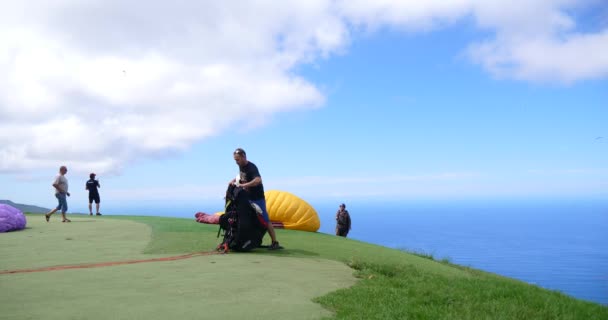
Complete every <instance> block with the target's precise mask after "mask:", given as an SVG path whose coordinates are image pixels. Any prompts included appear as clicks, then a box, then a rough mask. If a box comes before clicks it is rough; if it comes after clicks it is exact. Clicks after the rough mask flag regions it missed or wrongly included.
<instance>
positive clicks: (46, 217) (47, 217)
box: [44, 214, 51, 222]
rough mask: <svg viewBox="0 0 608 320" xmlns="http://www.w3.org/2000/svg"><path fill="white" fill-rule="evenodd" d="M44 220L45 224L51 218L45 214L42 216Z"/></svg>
mask: <svg viewBox="0 0 608 320" xmlns="http://www.w3.org/2000/svg"><path fill="white" fill-rule="evenodd" d="M44 218H45V219H46V222H49V219H50V218H51V217H49V215H48V214H45V215H44Z"/></svg>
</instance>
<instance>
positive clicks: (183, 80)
mask: <svg viewBox="0 0 608 320" xmlns="http://www.w3.org/2000/svg"><path fill="white" fill-rule="evenodd" d="M607 52H608V5H607V4H606V2H605V1H601V0H589V1H586V0H579V1H571V0H555V1H549V0H531V1H518V2H513V1H502V0H493V1H488V0H486V1H474V0H452V1H445V0H444V1H406V0H403V1H389V0H382V1H380V0H379V1H358V0H351V1H323V0H317V1H312V0H305V1H221V2H218V1H188V0H181V1H173V2H167V1H147V2H146V4H145V6H144V5H143V4H142V2H141V1H114V0H104V1H73V0H55V1H19V2H8V1H4V2H2V3H1V4H0V199H9V200H12V201H15V202H18V203H27V204H35V205H40V206H44V207H53V206H54V205H55V202H56V201H55V199H54V197H53V188H52V187H51V182H52V180H53V178H54V176H55V175H56V174H57V171H58V168H59V166H61V165H66V166H67V167H68V169H69V172H68V174H67V176H66V177H67V178H68V180H69V183H70V192H71V194H72V197H71V198H70V199H69V203H70V204H71V206H72V208H74V209H72V210H80V211H86V209H85V208H86V204H87V196H86V191H85V190H84V184H85V182H86V180H87V179H88V175H89V173H90V172H95V173H97V177H98V178H99V180H100V183H101V189H100V191H101V192H100V193H101V198H102V206H108V207H113V208H115V210H120V208H128V207H129V206H134V205H150V206H159V207H160V206H165V207H167V206H175V207H178V206H180V205H186V204H188V205H193V204H194V205H196V204H200V206H201V207H204V206H205V205H208V204H210V203H214V204H218V206H220V207H221V204H222V203H223V200H222V197H223V194H224V191H225V188H226V185H227V183H228V181H229V180H230V179H232V178H233V177H234V176H235V175H236V174H237V173H238V167H237V166H236V164H235V162H234V160H233V158H232V157H233V156H232V152H233V151H234V149H235V148H237V147H241V148H244V149H245V150H246V151H247V154H248V158H249V160H250V161H252V162H253V163H255V164H256V165H257V166H258V168H259V169H260V173H261V175H262V178H263V181H264V186H265V188H266V190H271V189H279V190H284V191H288V192H291V193H293V194H295V195H297V196H299V197H301V198H303V199H305V200H309V201H328V202H334V201H335V202H336V203H339V202H348V201H365V200H380V201H382V200H383V199H391V200H399V199H403V200H407V199H410V200H411V199H427V200H450V199H454V200H457V199H487V198H500V199H510V198H519V199H522V198H534V197H541V198H556V199H557V198H580V199H585V198H605V197H606V196H608V54H606V53H607ZM116 208H118V209H116ZM125 210H126V209H125ZM102 211H103V210H102Z"/></svg>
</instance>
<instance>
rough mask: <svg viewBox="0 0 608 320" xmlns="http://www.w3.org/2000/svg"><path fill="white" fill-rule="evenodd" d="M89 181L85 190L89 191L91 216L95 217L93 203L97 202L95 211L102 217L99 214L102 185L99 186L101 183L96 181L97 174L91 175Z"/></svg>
mask: <svg viewBox="0 0 608 320" xmlns="http://www.w3.org/2000/svg"><path fill="white" fill-rule="evenodd" d="M89 178H90V179H89V180H88V181H87V183H86V184H85V189H86V190H88V191H89V215H91V216H92V215H93V201H95V209H96V211H95V212H97V213H96V215H98V216H100V215H101V213H99V202H100V199H99V190H98V189H99V188H101V185H99V181H98V180H95V173H91V174H90V175H89Z"/></svg>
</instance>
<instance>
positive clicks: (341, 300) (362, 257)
mask: <svg viewBox="0 0 608 320" xmlns="http://www.w3.org/2000/svg"><path fill="white" fill-rule="evenodd" d="M32 219H42V218H41V217H40V216H28V225H29V221H31V220H32ZM78 219H80V218H78ZM83 219H84V220H86V218H83ZM97 219H99V220H98V221H99V222H100V221H103V222H104V223H109V224H112V225H114V224H119V225H122V224H124V225H129V226H131V227H129V228H127V229H129V230H137V229H138V228H139V227H136V226H135V225H137V226H141V224H137V223H133V222H140V223H143V224H146V225H148V226H149V227H150V229H149V230H151V233H149V234H148V238H147V239H148V240H149V241H147V242H146V244H145V245H142V241H139V240H138V241H136V243H134V245H133V247H134V248H137V250H136V251H137V252H135V253H133V252H131V253H129V254H126V255H130V254H134V255H142V254H143V253H145V254H143V255H144V256H146V257H150V256H152V255H154V256H155V255H167V254H181V253H190V252H198V251H206V250H209V249H212V248H214V247H215V245H216V244H217V243H218V239H217V238H216V234H217V227H216V226H209V225H202V224H198V223H194V222H193V220H188V219H173V218H157V217H120V216H115V217H105V216H104V217H102V218H97ZM34 221H36V220H34ZM73 221H74V219H73ZM84 225H85V224H84V223H82V224H76V223H74V222H73V223H72V225H69V226H67V227H69V228H73V229H77V228H83V227H84ZM46 227H47V226H46V225H43V226H36V225H34V226H33V227H32V228H31V229H28V230H27V231H23V232H19V233H23V234H24V235H26V234H27V236H23V237H22V238H21V239H20V240H23V238H25V237H32V238H34V239H36V238H37V237H38V235H37V234H35V233H34V232H35V231H37V230H38V229H39V228H46ZM57 228H64V226H57ZM66 230H71V229H58V230H55V231H53V232H55V233H57V234H60V235H61V236H63V233H64V232H67V231H66ZM49 231H50V230H49ZM89 232H93V231H89ZM124 232H128V231H124V230H123V231H120V234H122V233H124ZM19 233H15V234H19ZM105 233H107V232H104V234H105ZM116 233H117V232H116V231H114V232H110V233H109V234H114V235H115V236H117V237H119V238H120V234H116ZM95 234H96V233H95ZM277 234H278V238H279V241H281V244H282V245H284V246H285V247H286V250H282V251H267V250H257V251H256V252H255V253H251V254H229V255H221V256H204V257H197V258H192V259H188V260H184V261H172V262H163V263H149V264H139V265H129V266H120V267H109V268H99V269H88V270H76V271H74V270H72V271H54V272H47V273H44V274H43V273H40V274H21V275H9V276H5V275H0V287H1V288H2V290H1V291H0V309H2V310H3V313H2V314H0V318H2V317H6V316H7V315H11V317H10V318H27V317H25V316H28V317H29V316H31V317H32V318H39V317H43V318H47V319H54V318H57V319H58V318H63V319H65V318H88V319H95V318H99V319H102V318H110V317H111V318H116V319H138V318H141V319H143V318H146V319H161V318H164V317H165V318H166V317H168V316H171V314H172V315H173V316H174V317H179V318H184V319H185V318H190V317H197V318H206V319H215V318H220V315H221V317H222V318H235V319H236V318H239V317H240V319H242V318H243V317H245V318H247V319H295V318H302V319H316V318H320V317H332V318H338V319H608V308H607V307H605V306H601V305H598V304H594V303H590V302H585V301H581V300H577V299H574V298H571V297H568V296H566V295H563V294H560V293H558V292H555V291H549V290H544V289H541V288H539V287H536V286H532V285H528V284H525V283H523V282H520V281H516V280H513V279H508V278H504V277H500V276H497V275H494V274H489V273H485V272H481V271H478V270H473V269H468V268H463V267H460V266H454V265H450V264H447V263H439V262H436V261H433V260H431V259H426V258H424V257H419V256H416V255H412V254H408V253H404V252H401V251H398V250H393V249H389V248H384V247H380V246H376V245H371V244H367V243H363V242H359V241H355V240H351V239H344V238H339V237H334V236H330V235H324V234H314V233H308V232H298V231H290V230H277ZM13 240H15V239H13ZM107 241H110V240H107ZM10 242H11V239H9V240H7V238H6V237H5V235H2V236H0V248H4V247H5V246H6V245H11V243H10ZM60 242H68V243H69V241H65V240H64V241H60ZM73 243H74V242H72V244H73ZM19 245H20V244H19ZM53 245H60V246H61V243H59V244H58V243H54V244H53ZM126 247H128V246H126ZM93 248H94V246H93ZM123 249H126V248H123ZM6 250H7V249H0V256H2V257H3V258H4V257H5V256H6V254H9V255H12V254H15V252H12V253H11V252H8V251H6ZM121 250H122V249H121ZM119 251H120V250H119ZM108 254H109V253H108V252H105V253H104V254H103V255H102V257H105V256H107V255H108ZM132 258H133V257H132V256H131V257H130V259H132ZM2 260H4V259H2ZM10 260H11V261H13V262H11V265H17V264H18V263H17V262H16V261H18V260H19V258H15V257H12V256H11V259H10ZM41 261H44V260H42V259H36V257H34V256H28V257H27V258H26V259H23V261H22V262H23V263H24V264H28V263H29V264H37V265H40V264H41ZM83 262H85V261H83ZM4 264H5V263H4V262H0V269H5V266H4ZM42 264H44V263H42ZM346 265H348V266H350V267H351V268H353V269H355V270H356V271H355V275H356V276H357V277H358V278H359V279H360V280H359V281H358V282H356V283H355V284H354V285H352V284H353V279H352V277H351V274H352V269H348V268H346ZM269 271H270V272H269ZM226 275H231V278H232V279H230V277H226ZM235 277H236V278H237V279H236V280H235V279H234V278H235ZM230 280H235V281H232V282H227V281H230ZM41 288H42V290H41ZM228 288H233V289H228ZM5 289H8V290H5ZM9 291H10V292H11V293H10V294H9V293H7V292H9ZM236 293H238V295H237V296H234V297H231V295H234V294H236ZM45 297H47V298H45ZM49 297H50V298H49ZM57 297H63V298H65V299H60V298H57ZM83 297H84V298H83ZM237 297H238V298H237ZM313 297H317V298H314V301H315V302H318V303H320V304H321V305H323V306H325V307H326V308H327V309H329V310H331V311H333V312H334V314H333V315H331V314H329V313H327V312H326V311H323V309H320V308H315V305H314V304H313V303H312V302H311V301H310V300H311V299H312V298H313ZM234 299H240V300H237V301H238V302H239V303H234V302H233V301H234ZM249 299H251V300H249ZM64 300H65V302H64ZM49 301H50V302H49ZM242 305H246V306H247V308H242V309H239V307H238V306H242ZM316 306H318V305H316ZM26 307H27V308H34V309H35V310H37V311H36V312H25V311H24V310H25V309H26ZM74 308H75V309H74ZM226 309H229V310H230V312H228V313H227V314H223V313H222V312H224V313H225V312H226ZM4 310H8V311H4ZM74 310H76V311H74ZM87 310H88V311H87ZM218 310H220V311H221V312H216V311H218ZM91 312H93V315H91ZM239 312H244V313H239ZM100 313H101V315H102V316H97V315H98V314H100ZM49 314H50V315H54V316H50V317H49ZM43 315H44V316H43ZM66 315H69V316H68V317H66ZM85 315H86V316H85ZM70 316H71V317H70ZM7 319H8V318H7Z"/></svg>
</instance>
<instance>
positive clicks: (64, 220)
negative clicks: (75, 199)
mask: <svg viewBox="0 0 608 320" xmlns="http://www.w3.org/2000/svg"><path fill="white" fill-rule="evenodd" d="M61 222H72V220H70V219H63V221H61Z"/></svg>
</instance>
